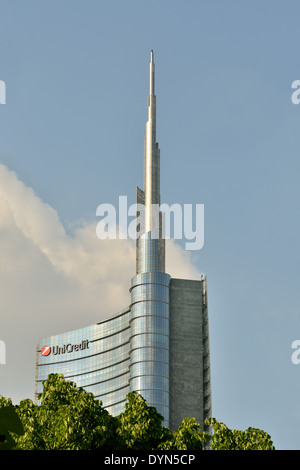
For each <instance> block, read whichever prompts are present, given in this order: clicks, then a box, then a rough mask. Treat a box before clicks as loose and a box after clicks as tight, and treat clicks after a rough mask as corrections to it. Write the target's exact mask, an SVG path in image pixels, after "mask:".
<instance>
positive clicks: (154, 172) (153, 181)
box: [144, 51, 160, 232]
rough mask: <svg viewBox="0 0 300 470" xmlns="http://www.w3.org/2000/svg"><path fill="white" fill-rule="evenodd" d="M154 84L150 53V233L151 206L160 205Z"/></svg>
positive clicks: (147, 214) (147, 144)
mask: <svg viewBox="0 0 300 470" xmlns="http://www.w3.org/2000/svg"><path fill="white" fill-rule="evenodd" d="M154 83H155V65H154V53H153V51H151V61H150V78H149V84H150V87H149V88H150V94H149V98H148V121H147V123H146V131H145V156H144V165H145V170H144V171H145V174H144V191H145V231H146V232H150V231H151V229H153V227H152V224H151V206H152V204H158V205H159V204H160V187H159V186H160V163H159V160H160V155H159V147H158V143H157V142H156V96H155V90H154Z"/></svg>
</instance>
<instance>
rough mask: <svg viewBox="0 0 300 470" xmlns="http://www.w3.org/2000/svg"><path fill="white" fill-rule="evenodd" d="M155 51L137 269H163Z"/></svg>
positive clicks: (139, 192) (139, 194)
mask: <svg viewBox="0 0 300 470" xmlns="http://www.w3.org/2000/svg"><path fill="white" fill-rule="evenodd" d="M154 82H155V65H154V53H153V51H151V58H150V78H149V97H148V121H147V123H146V129H145V148H144V190H142V189H140V188H137V203H138V204H141V205H142V206H143V211H142V212H143V223H142V224H141V225H142V230H141V227H140V226H139V227H140V228H139V229H138V226H137V230H140V233H139V235H138V240H137V244H136V272H137V273H146V272H148V273H149V272H165V243H164V239H163V236H162V214H161V213H160V212H159V207H160V151H159V147H158V143H157V142H156V96H155V88H154Z"/></svg>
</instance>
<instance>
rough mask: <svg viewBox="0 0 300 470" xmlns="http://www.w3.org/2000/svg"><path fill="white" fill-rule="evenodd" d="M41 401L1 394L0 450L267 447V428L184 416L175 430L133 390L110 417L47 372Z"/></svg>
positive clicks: (269, 443) (98, 403)
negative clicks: (230, 426) (207, 429)
mask: <svg viewBox="0 0 300 470" xmlns="http://www.w3.org/2000/svg"><path fill="white" fill-rule="evenodd" d="M38 398H39V401H40V404H34V403H33V402H32V401H31V400H29V399H26V400H22V401H21V402H20V404H19V405H15V406H13V405H12V402H11V400H10V399H5V398H1V397H0V449H1V448H3V449H8V448H14V449H19V450H100V449H104V450H115V451H117V450H127V449H132V450H154V449H159V450H204V449H205V448H207V447H208V446H210V448H211V449H212V450H250V449H251V450H271V449H274V447H273V443H272V440H271V437H270V436H269V434H267V433H266V432H264V431H262V430H260V429H255V428H248V429H247V430H246V431H240V430H231V429H228V428H227V426H225V424H223V423H221V422H220V421H217V420H216V419H214V418H212V419H210V420H206V422H205V424H206V425H207V426H209V427H210V428H211V430H212V431H213V432H212V435H211V434H207V433H206V432H203V431H201V428H200V425H199V423H197V421H196V420H195V418H184V419H183V421H182V422H181V424H180V425H179V427H178V429H177V430H175V431H174V432H173V433H171V431H170V430H169V429H168V428H167V427H165V426H164V425H163V421H164V418H163V416H162V415H161V414H159V413H158V412H157V410H156V408H155V407H152V406H148V404H147V402H146V400H145V399H144V398H143V397H142V396H141V395H139V394H138V393H136V392H131V393H129V394H128V395H127V403H126V405H125V410H124V412H123V413H121V414H120V415H119V416H115V417H113V416H112V415H110V413H109V412H108V411H107V410H106V409H105V408H103V407H102V402H101V401H99V400H96V399H95V397H94V395H93V394H92V393H89V392H87V391H86V390H84V389H83V388H80V387H79V388H78V387H77V386H76V384H75V383H74V382H71V381H66V380H65V379H64V376H63V375H61V374H50V375H49V376H48V379H47V380H46V381H45V382H44V383H43V392H42V393H41V394H40V395H39V397H38Z"/></svg>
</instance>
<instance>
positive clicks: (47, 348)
mask: <svg viewBox="0 0 300 470" xmlns="http://www.w3.org/2000/svg"><path fill="white" fill-rule="evenodd" d="M50 351H51V348H50V346H43V347H42V349H41V355H42V356H49V354H50Z"/></svg>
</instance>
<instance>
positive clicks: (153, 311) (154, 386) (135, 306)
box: [130, 272, 171, 426]
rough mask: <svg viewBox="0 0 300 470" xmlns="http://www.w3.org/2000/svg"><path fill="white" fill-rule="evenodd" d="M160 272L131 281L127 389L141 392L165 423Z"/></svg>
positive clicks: (165, 330) (165, 290) (163, 280)
mask: <svg viewBox="0 0 300 470" xmlns="http://www.w3.org/2000/svg"><path fill="white" fill-rule="evenodd" d="M170 279H171V278H170V276H169V275H168V274H165V273H162V272H147V273H139V274H137V275H136V276H135V277H134V278H133V279H132V282H131V302H132V303H131V315H130V325H131V337H130V389H131V390H136V391H137V392H139V393H141V395H143V397H144V398H145V399H146V400H147V402H148V405H149V406H155V407H156V408H157V410H158V412H159V413H161V414H162V415H163V417H164V424H165V425H166V426H168V425H169V417H170V412H169V394H170V384H169V347H170V345H169V343H170V338H169V334H170V325H169V323H170V318H169V313H170V312H169V311H170V306H169V284H170Z"/></svg>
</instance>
